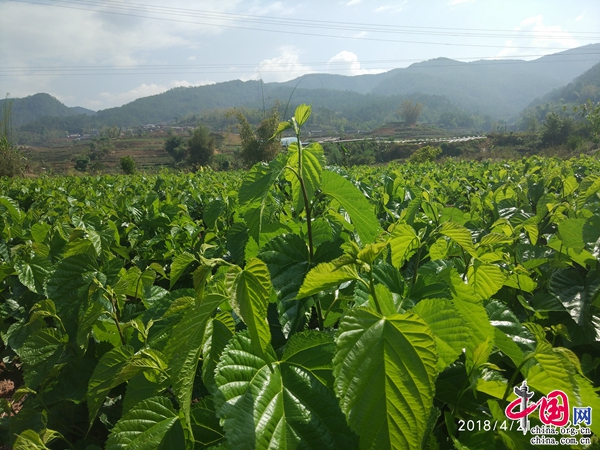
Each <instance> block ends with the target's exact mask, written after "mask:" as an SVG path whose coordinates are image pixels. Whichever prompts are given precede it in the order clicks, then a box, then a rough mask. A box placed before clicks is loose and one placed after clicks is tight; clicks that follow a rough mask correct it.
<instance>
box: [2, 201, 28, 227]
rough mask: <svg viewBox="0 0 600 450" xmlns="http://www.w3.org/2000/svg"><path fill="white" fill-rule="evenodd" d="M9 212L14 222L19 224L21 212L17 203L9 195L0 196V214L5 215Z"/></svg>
mask: <svg viewBox="0 0 600 450" xmlns="http://www.w3.org/2000/svg"><path fill="white" fill-rule="evenodd" d="M6 213H8V214H9V216H10V218H11V220H12V222H13V223H14V224H19V225H20V224H21V220H22V217H23V213H22V212H21V210H20V209H19V205H18V204H17V202H15V201H14V200H13V199H12V198H10V197H4V196H2V197H0V214H1V215H2V216H3V217H6Z"/></svg>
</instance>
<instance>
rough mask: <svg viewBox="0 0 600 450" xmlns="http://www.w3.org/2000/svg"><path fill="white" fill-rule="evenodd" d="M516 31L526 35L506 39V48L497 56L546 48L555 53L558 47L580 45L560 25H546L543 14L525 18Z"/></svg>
mask: <svg viewBox="0 0 600 450" xmlns="http://www.w3.org/2000/svg"><path fill="white" fill-rule="evenodd" d="M514 31H515V32H516V33H515V34H517V35H518V34H519V32H524V33H522V34H521V36H526V37H525V38H520V39H509V40H508V41H506V43H505V46H504V48H503V49H502V50H501V51H500V52H499V53H498V54H497V55H496V56H498V57H507V56H519V55H524V54H530V53H531V52H532V50H534V51H543V49H546V48H547V49H549V50H552V51H550V53H555V52H556V51H560V50H557V49H564V50H567V49H570V48H574V47H577V46H579V45H580V43H579V42H577V40H576V39H575V38H574V37H573V36H572V35H571V34H570V33H568V32H567V31H563V29H562V28H561V27H560V26H555V25H545V24H544V18H543V16H541V15H537V16H533V17H529V18H527V19H525V20H523V21H522V22H521V24H520V26H518V27H516V28H515V29H514ZM527 47H530V48H527ZM531 47H533V48H531Z"/></svg>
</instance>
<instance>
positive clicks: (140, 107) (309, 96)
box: [0, 44, 600, 129]
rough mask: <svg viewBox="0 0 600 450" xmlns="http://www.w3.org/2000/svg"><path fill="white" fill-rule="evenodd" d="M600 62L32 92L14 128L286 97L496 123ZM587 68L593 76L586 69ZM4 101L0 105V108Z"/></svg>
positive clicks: (148, 117) (594, 53) (153, 118)
mask: <svg viewBox="0 0 600 450" xmlns="http://www.w3.org/2000/svg"><path fill="white" fill-rule="evenodd" d="M599 62H600V44H590V45H586V46H583V47H578V48H575V49H571V50H567V51H563V52H559V53H555V54H552V55H547V56H543V57H541V58H538V59H535V60H531V61H523V60H479V61H473V62H460V61H455V60H451V59H447V58H437V59H433V60H429V61H424V62H420V63H416V64H412V65H411V66H409V67H407V68H403V69H393V70H391V71H388V72H385V73H381V74H370V75H357V76H343V75H332V74H310V75H307V76H304V77H299V78H296V79H294V80H291V81H288V82H285V83H262V82H261V81H246V82H243V81H239V80H235V81H228V82H224V83H217V84H213V85H207V86H198V87H180V88H175V89H171V90H169V91H167V92H164V93H162V94H158V95H153V96H150V97H145V98H140V99H137V100H135V101H133V102H131V103H128V104H126V105H123V106H121V107H116V108H109V109H105V110H101V111H98V112H96V113H94V112H93V111H90V110H87V109H85V108H77V107H76V108H69V107H67V106H65V105H63V104H62V103H60V102H59V101H58V100H57V99H55V98H53V97H51V96H49V95H48V94H36V95H33V96H30V97H25V98H22V99H13V106H12V111H13V125H14V126H15V127H18V126H21V125H25V124H31V123H32V122H35V121H39V120H40V119H41V118H42V117H46V118H48V117H53V118H54V119H53V120H46V123H55V124H57V126H58V124H60V126H64V128H65V129H67V128H69V126H72V125H69V124H72V123H77V124H82V123H84V124H85V123H88V124H93V125H94V126H101V125H119V126H135V125H141V124H147V123H165V122H171V121H173V120H175V119H176V118H182V117H184V116H186V115H189V114H200V115H202V114H204V113H207V112H208V111H212V110H215V109H226V108H231V107H245V108H253V109H262V108H263V107H264V106H265V105H266V106H267V107H269V106H271V105H273V104H275V103H280V104H283V105H286V104H287V103H288V101H289V99H290V98H291V99H292V103H293V104H294V105H297V104H299V103H311V104H313V107H314V109H315V112H316V113H317V116H318V113H319V109H320V110H321V111H322V112H324V113H327V114H338V115H341V116H344V117H347V116H348V117H354V119H355V120H364V118H365V117H366V115H367V114H368V113H369V111H371V113H372V115H375V116H377V115H379V116H377V120H379V119H381V120H384V118H386V117H387V118H388V119H389V116H390V114H391V115H393V114H395V111H396V109H397V108H398V106H399V104H400V103H401V102H402V100H403V99H408V98H414V99H415V100H416V101H421V100H422V101H423V102H424V103H425V104H426V106H427V107H428V108H429V109H430V111H429V113H430V115H431V116H432V117H433V116H434V115H435V114H433V111H434V110H435V111H436V114H437V116H439V115H440V114H442V112H440V111H452V113H453V114H457V111H462V112H463V113H465V114H478V115H481V116H489V117H490V118H491V119H494V120H510V119H511V118H515V117H516V116H517V115H518V114H519V113H520V112H521V111H522V110H523V109H524V108H526V107H527V106H529V105H531V104H532V102H535V101H536V99H540V98H541V99H543V98H544V96H545V95H546V96H549V95H552V92H555V93H556V92H558V90H559V89H562V88H565V86H566V85H567V84H568V83H571V82H575V80H574V79H575V78H576V77H583V78H582V79H581V80H580V81H579V83H580V87H581V86H582V85H585V84H586V83H587V84H590V83H591V81H590V80H588V78H590V79H591V80H592V81H593V80H595V79H597V78H598V76H599V74H600V65H598V63H599ZM593 67H595V68H594V70H590V69H592V68H593ZM587 71H590V73H589V74H588V73H587ZM586 77H587V78H586ZM592 84H593V83H592ZM598 84H600V83H598ZM579 91H581V89H579ZM557 95H559V94H557ZM548 98H550V97H548ZM4 101H5V100H0V106H1V103H2V102H4ZM583 101H585V100H583ZM436 108H437V109H436ZM380 116H381V117H380ZM58 118H60V119H58ZM373 119H374V120H375V117H373ZM348 120H350V119H348ZM77 126H79V125H77Z"/></svg>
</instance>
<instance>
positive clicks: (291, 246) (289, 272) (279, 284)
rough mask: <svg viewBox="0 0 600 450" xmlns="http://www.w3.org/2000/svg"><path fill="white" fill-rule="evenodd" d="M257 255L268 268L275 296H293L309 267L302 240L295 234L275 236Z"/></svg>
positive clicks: (288, 297) (290, 297)
mask: <svg viewBox="0 0 600 450" xmlns="http://www.w3.org/2000/svg"><path fill="white" fill-rule="evenodd" d="M258 257H259V258H260V259H261V260H262V261H264V262H265V263H266V264H267V267H268V268H269V273H270V274H271V282H272V283H273V288H274V289H275V292H276V293H277V298H278V299H279V300H281V301H285V300H289V299H292V298H294V297H295V296H296V294H297V293H298V289H300V286H301V285H302V282H303V281H304V277H305V276H306V273H307V272H308V269H309V267H310V263H309V261H308V260H309V255H308V247H307V246H306V243H305V242H304V240H303V239H302V238H301V237H300V236H298V235H297V234H286V235H281V236H277V237H276V238H274V239H272V240H270V241H269V242H267V243H266V244H265V246H264V247H263V249H262V250H261V251H260V253H259V254H258Z"/></svg>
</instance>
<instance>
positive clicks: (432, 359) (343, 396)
mask: <svg viewBox="0 0 600 450" xmlns="http://www.w3.org/2000/svg"><path fill="white" fill-rule="evenodd" d="M336 342H337V353H336V355H335V358H334V360H333V365H334V376H335V390H336V394H337V396H338V397H339V399H340V405H341V407H342V411H343V412H344V414H345V415H346V417H347V420H348V423H349V424H350V427H351V428H352V429H353V430H354V431H355V432H356V433H357V434H358V435H359V436H360V446H361V448H419V446H420V443H421V441H422V439H423V436H424V433H425V430H426V427H427V422H428V418H429V415H430V411H431V408H432V406H433V395H434V390H435V384H434V383H435V379H436V376H437V369H436V365H437V354H436V351H435V338H434V336H433V335H432V334H431V331H430V330H429V327H428V326H427V325H426V324H425V322H423V320H422V319H420V318H419V317H418V316H416V315H415V314H411V313H407V314H396V315H393V316H390V317H381V316H379V315H378V314H376V313H374V312H372V311H368V310H364V309H354V310H351V311H350V312H349V313H348V314H347V315H346V316H344V317H343V318H342V320H341V322H340V326H339V334H338V336H337V338H336Z"/></svg>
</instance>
